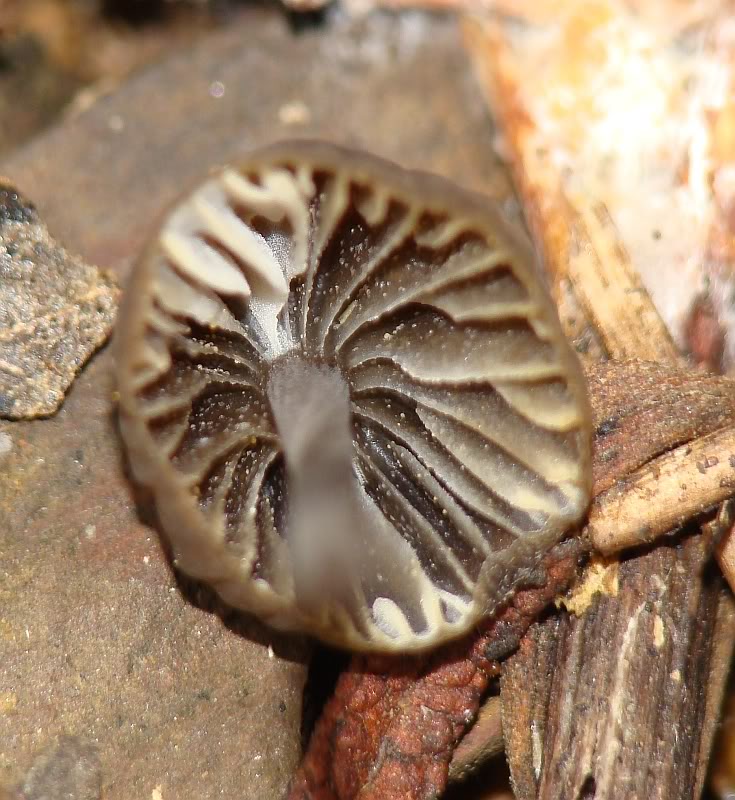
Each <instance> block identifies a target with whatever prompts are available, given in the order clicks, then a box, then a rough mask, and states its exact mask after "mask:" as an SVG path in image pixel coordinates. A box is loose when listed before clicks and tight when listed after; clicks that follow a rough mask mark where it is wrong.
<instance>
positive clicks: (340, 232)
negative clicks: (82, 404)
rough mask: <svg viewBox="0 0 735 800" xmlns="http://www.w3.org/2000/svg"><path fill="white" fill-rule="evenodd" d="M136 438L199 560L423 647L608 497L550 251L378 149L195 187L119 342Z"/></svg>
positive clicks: (290, 148)
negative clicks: (602, 489)
mask: <svg viewBox="0 0 735 800" xmlns="http://www.w3.org/2000/svg"><path fill="white" fill-rule="evenodd" d="M116 352H117V359H118V387H119V394H120V419H121V427H122V432H123V437H124V440H125V443H126V445H127V450H128V454H129V458H130V462H131V465H132V468H133V471H134V474H135V477H136V479H137V480H139V481H140V482H141V483H143V484H145V485H147V486H149V487H150V489H151V490H152V492H153V496H154V498H155V503H156V507H157V511H158V514H159V517H160V521H161V526H162V528H163V530H164V531H165V533H166V535H167V536H168V538H169V540H170V542H171V545H172V548H173V552H174V554H175V558H176V563H177V565H178V566H179V567H180V568H181V569H182V570H183V571H185V572H187V573H188V574H190V575H192V576H195V577H197V578H200V579H202V580H205V581H207V582H209V583H210V584H212V585H213V586H214V587H215V589H216V590H217V591H218V592H219V594H220V595H221V596H222V597H223V598H224V600H225V601H226V602H228V603H230V604H231V605H233V606H235V607H238V608H242V609H246V610H248V611H251V612H253V613H255V614H257V615H259V616H260V617H262V618H263V619H264V620H265V621H267V622H268V623H270V624H272V625H274V626H276V627H279V628H283V629H292V630H303V631H307V632H310V633H312V634H314V635H316V636H318V637H320V638H322V639H324V640H326V641H329V642H331V643H334V644H336V645H339V646H342V647H349V648H354V649H362V650H370V649H373V650H385V651H391V650H401V651H409V650H420V649H423V648H427V647H430V646H435V645H437V644H439V643H441V642H443V641H445V640H447V639H449V638H452V637H455V636H458V635H460V634H461V633H463V632H465V631H467V630H468V629H469V628H470V627H471V626H472V625H473V624H474V623H475V622H477V620H478V619H479V618H480V617H481V616H483V615H485V614H487V613H491V612H492V611H493V610H494V609H496V608H497V607H498V606H499V605H501V604H502V603H503V602H504V601H505V600H506V599H507V597H508V596H509V594H510V593H511V592H512V591H513V589H514V588H515V587H516V586H517V585H518V584H519V583H521V582H523V581H524V580H527V579H528V578H529V577H530V576H531V575H532V573H533V570H534V567H535V566H536V564H537V563H538V561H539V560H540V558H541V556H543V555H544V553H545V552H546V551H547V550H548V549H549V548H550V547H551V546H552V545H553V544H555V543H556V542H557V541H559V539H561V538H562V537H563V535H564V534H565V532H566V531H568V530H569V529H570V527H571V526H573V525H574V524H575V523H576V522H578V521H579V520H580V518H581V516H582V515H583V513H584V511H585V509H586V507H587V504H588V500H589V490H590V486H589V447H590V444H589V442H590V433H589V412H588V408H587V401H586V395H585V391H584V383H583V379H582V377H581V373H580V370H579V366H578V364H577V361H576V358H575V356H574V354H573V353H572V352H571V350H570V348H569V346H568V344H567V343H566V341H565V340H564V338H563V335H562V333H561V330H560V327H559V322H558V319H557V317H556V312H555V309H554V307H553V305H552V303H551V301H550V300H549V298H548V296H547V294H546V291H545V288H544V286H543V284H542V282H541V280H540V278H539V276H538V273H537V271H536V266H535V262H534V256H533V253H532V251H531V248H530V245H529V244H528V243H527V242H526V240H525V239H524V238H523V237H522V235H520V234H518V233H517V232H516V231H515V230H513V229H512V228H511V226H510V225H509V224H508V223H507V222H505V221H504V220H503V219H502V217H501V215H500V214H499V213H498V211H497V210H496V209H495V208H494V207H493V206H492V204H491V201H489V200H487V199H485V198H482V197H479V196H476V195H472V194H469V193H467V192H464V191H461V190H460V189H458V188H456V187H454V186H453V185H451V184H450V183H448V182H446V181H444V180H441V179H439V178H435V177H433V176H429V175H425V174H419V173H415V172H407V171H404V170H401V169H400V168H399V167H397V166H395V165H393V164H390V163H388V162H385V161H382V160H379V159H377V158H375V157H372V156H368V155H366V154H363V153H357V152H351V151H348V150H344V149H340V148H336V147H334V146H331V145H323V144H317V143H309V142H296V143H288V144H283V145H277V146H274V147H271V148H267V149H264V150H260V151H256V152H254V153H252V154H251V155H250V156H248V157H246V159H245V160H244V161H243V163H241V164H239V165H238V166H236V167H228V168H226V169H224V170H222V171H221V172H219V173H217V174H214V175H212V176H211V177H210V178H209V179H207V180H206V181H205V182H204V183H203V184H202V185H200V186H199V188H197V189H196V190H195V191H194V192H193V193H191V194H190V195H189V196H187V197H186V198H184V199H183V200H182V201H181V202H180V203H179V204H178V205H177V206H176V207H175V208H174V209H173V210H172V211H171V213H170V214H169V216H168V217H167V219H166V220H165V222H164V224H163V227H162V228H161V230H160V231H159V233H158V235H157V236H156V238H155V240H154V241H153V242H152V244H151V245H150V247H149V249H148V251H147V253H146V254H145V256H144V257H143V259H142V260H141V261H140V263H139V264H138V266H137V268H136V269H135V271H134V273H133V277H132V280H131V282H130V286H129V288H128V291H127V294H126V298H125V302H124V305H123V309H122V312H121V315H120V321H119V324H118V330H117V340H116Z"/></svg>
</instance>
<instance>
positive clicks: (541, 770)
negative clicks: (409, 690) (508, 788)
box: [502, 533, 734, 800]
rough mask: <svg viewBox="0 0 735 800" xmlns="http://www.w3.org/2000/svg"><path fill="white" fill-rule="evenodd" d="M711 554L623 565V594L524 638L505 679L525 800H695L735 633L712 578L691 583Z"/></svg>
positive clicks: (692, 552)
mask: <svg viewBox="0 0 735 800" xmlns="http://www.w3.org/2000/svg"><path fill="white" fill-rule="evenodd" d="M709 549H710V545H709V543H708V542H707V540H706V539H705V538H704V537H702V536H700V535H698V534H697V533H689V535H685V536H682V537H680V538H679V539H678V540H677V541H676V542H673V543H670V544H665V545H659V546H658V547H656V548H654V549H652V550H651V551H650V552H647V553H646V554H645V555H642V556H639V557H636V558H631V559H627V560H625V561H623V562H622V563H621V564H620V565H619V568H618V571H617V579H616V585H617V592H616V594H614V595H610V594H597V595H596V596H595V598H594V599H593V601H592V603H591V605H590V606H589V607H588V609H587V610H586V612H585V613H584V615H583V616H581V617H579V618H578V617H573V616H568V615H558V616H554V617H552V618H551V619H550V620H548V621H547V622H546V623H544V624H543V625H536V626H534V627H533V629H532V631H531V632H529V635H528V636H526V637H525V638H524V640H523V642H522V643H521V647H520V649H519V651H518V653H517V654H516V655H515V656H514V657H513V658H511V659H510V660H509V661H508V662H506V664H505V667H504V671H503V678H502V692H503V696H504V697H505V698H511V697H512V698H514V700H513V702H504V725H505V727H506V729H509V730H510V731H511V734H510V735H509V737H508V739H507V753H508V758H509V761H510V764H511V770H512V773H513V776H514V779H515V788H516V792H517V795H518V797H521V798H526V797H543V798H558V799H559V800H569V798H575V800H576V798H579V799H580V800H582V798H612V797H615V798H620V797H631V798H661V800H677V798H681V800H684V798H687V800H688V799H689V798H692V797H696V796H699V794H700V793H701V788H702V781H703V778H704V771H705V768H706V764H707V761H708V755H709V750H710V746H711V737H712V733H713V727H712V721H713V720H715V719H716V718H717V713H716V710H715V709H712V711H710V710H709V709H708V707H707V700H708V698H709V699H713V698H717V697H718V696H719V692H718V691H717V690H714V691H713V688H712V682H713V681H714V683H715V684H716V689H721V686H722V674H721V666H722V664H723V663H727V659H726V658H724V659H723V658H722V656H723V653H722V652H721V651H722V650H723V649H724V650H725V651H726V653H725V654H724V655H727V651H729V649H730V647H731V646H732V633H733V622H734V620H733V615H732V607H731V605H730V604H728V603H724V604H723V603H722V602H721V598H722V586H723V583H722V578H721V576H720V575H719V574H718V573H717V570H716V568H715V569H711V568H710V569H706V570H705V574H706V579H705V580H701V579H695V580H693V579H692V577H693V575H694V576H697V577H699V576H698V575H697V573H698V572H699V571H700V570H701V569H702V564H704V563H706V562H707V556H708V553H709ZM652 575H653V576H655V577H656V578H658V580H651V576H652ZM661 576H665V578H666V580H665V581H662V580H660V578H661ZM531 675H533V676H534V679H533V681H531V682H530V683H529V677H530V676H531ZM713 712H715V713H713Z"/></svg>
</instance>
